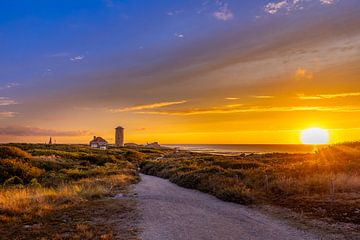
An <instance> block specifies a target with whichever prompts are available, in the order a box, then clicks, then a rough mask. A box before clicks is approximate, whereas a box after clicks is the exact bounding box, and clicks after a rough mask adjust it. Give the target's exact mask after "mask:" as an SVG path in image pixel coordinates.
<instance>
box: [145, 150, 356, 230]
mask: <svg viewBox="0 0 360 240" xmlns="http://www.w3.org/2000/svg"><path fill="white" fill-rule="evenodd" d="M140 167H141V171H142V172H143V173H145V174H150V175H155V176H159V177H162V178H167V179H169V180H170V181H171V182H174V183H176V184H178V185H180V186H183V187H186V188H192V189H197V190H200V191H203V192H206V193H209V194H212V195H214V196H216V197H218V198H220V199H222V200H225V201H231V202H236V203H241V204H264V203H265V204H269V203H270V204H273V205H278V206H283V207H288V208H291V209H293V210H295V211H297V212H300V213H305V214H307V215H308V216H311V217H315V218H323V219H327V220H329V221H335V222H344V223H355V224H360V143H344V144H337V145H332V146H328V147H325V148H321V149H319V150H318V151H317V152H316V153H314V154H280V153H273V154H251V155H248V156H236V157H229V156H214V155H209V154H201V153H189V152H184V151H179V152H174V153H170V154H165V155H164V156H163V157H162V158H160V159H157V160H155V161H153V160H144V161H143V162H142V163H141V165H140Z"/></svg>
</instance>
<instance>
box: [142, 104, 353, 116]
mask: <svg viewBox="0 0 360 240" xmlns="http://www.w3.org/2000/svg"><path fill="white" fill-rule="evenodd" d="M299 111H319V112H360V108H359V107H355V106H331V107H326V106H280V107H271V106H246V105H242V104H232V105H225V106H220V107H211V108H195V109H183V110H169V111H165V110H163V111H141V112H137V113H140V114H156V115H174V116H190V115H203V114H229V113H266V112H299Z"/></svg>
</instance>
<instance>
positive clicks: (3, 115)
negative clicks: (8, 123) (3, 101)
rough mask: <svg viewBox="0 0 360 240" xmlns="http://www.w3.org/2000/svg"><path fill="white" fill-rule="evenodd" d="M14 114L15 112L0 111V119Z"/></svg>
mask: <svg viewBox="0 0 360 240" xmlns="http://www.w3.org/2000/svg"><path fill="white" fill-rule="evenodd" d="M15 114H16V113H15V112H0V119H3V118H11V117H14V116H15Z"/></svg>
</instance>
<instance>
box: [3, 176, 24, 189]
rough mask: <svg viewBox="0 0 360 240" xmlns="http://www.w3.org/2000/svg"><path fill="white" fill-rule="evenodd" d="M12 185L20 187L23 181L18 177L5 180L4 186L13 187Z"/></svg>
mask: <svg viewBox="0 0 360 240" xmlns="http://www.w3.org/2000/svg"><path fill="white" fill-rule="evenodd" d="M13 185H20V186H23V185H24V181H23V180H22V179H21V178H19V177H18V176H14V177H11V178H9V179H7V180H6V181H5V182H4V186H6V187H7V186H13Z"/></svg>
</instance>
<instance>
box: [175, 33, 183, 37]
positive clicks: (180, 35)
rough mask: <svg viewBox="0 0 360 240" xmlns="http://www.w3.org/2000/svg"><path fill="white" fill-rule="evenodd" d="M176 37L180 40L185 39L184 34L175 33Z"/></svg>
mask: <svg viewBox="0 0 360 240" xmlns="http://www.w3.org/2000/svg"><path fill="white" fill-rule="evenodd" d="M174 36H175V37H178V38H184V37H185V36H184V34H182V33H174Z"/></svg>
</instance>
